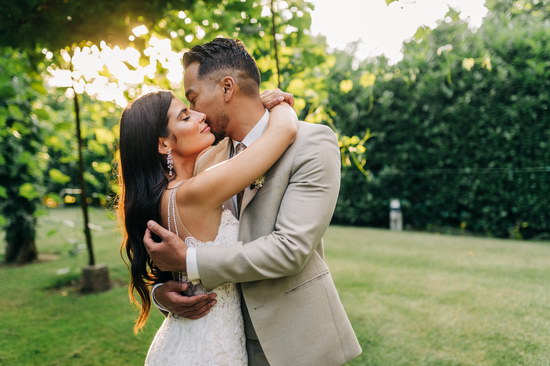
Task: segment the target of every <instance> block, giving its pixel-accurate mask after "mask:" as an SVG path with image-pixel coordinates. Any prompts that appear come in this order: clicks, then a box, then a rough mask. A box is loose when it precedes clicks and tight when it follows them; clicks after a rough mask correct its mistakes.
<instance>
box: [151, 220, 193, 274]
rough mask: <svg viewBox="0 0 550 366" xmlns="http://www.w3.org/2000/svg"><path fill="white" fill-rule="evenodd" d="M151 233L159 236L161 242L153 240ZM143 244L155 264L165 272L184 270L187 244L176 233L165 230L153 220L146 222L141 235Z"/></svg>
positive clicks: (185, 269) (185, 268) (185, 267)
mask: <svg viewBox="0 0 550 366" xmlns="http://www.w3.org/2000/svg"><path fill="white" fill-rule="evenodd" d="M152 234H156V235H157V236H158V237H160V238H161V240H162V241H161V242H156V241H154V240H153V236H152ZM143 244H144V245H145V249H147V252H149V255H150V256H151V259H152V260H153V263H154V264H155V266H157V267H158V268H159V269H160V270H161V271H166V272H186V271H187V265H186V259H187V245H185V243H184V242H183V240H182V239H181V238H180V237H179V236H177V235H176V234H174V233H172V232H170V231H168V230H166V229H165V228H163V227H162V226H161V225H159V224H157V223H156V222H155V221H153V220H150V221H149V222H148V223H147V230H145V235H144V236H143Z"/></svg>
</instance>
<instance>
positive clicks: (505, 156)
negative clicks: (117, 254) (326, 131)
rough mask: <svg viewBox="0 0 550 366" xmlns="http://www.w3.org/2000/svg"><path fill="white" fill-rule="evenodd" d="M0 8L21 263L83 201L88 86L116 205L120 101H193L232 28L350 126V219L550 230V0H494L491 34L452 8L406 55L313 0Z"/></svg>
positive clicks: (4, 190) (12, 258)
mask: <svg viewBox="0 0 550 366" xmlns="http://www.w3.org/2000/svg"><path fill="white" fill-rule="evenodd" d="M391 2H393V1H388V3H391ZM0 4H1V8H0V9H1V15H0V24H1V25H0V46H1V47H0V53H1V54H2V57H1V58H0V69H1V70H2V72H1V74H0V96H1V98H0V138H1V140H2V144H1V145H0V182H1V183H0V184H1V185H0V197H1V198H2V203H1V204H0V207H1V211H0V212H1V214H0V225H2V227H4V228H5V229H6V234H7V235H6V239H7V242H8V246H7V250H6V259H7V261H8V262H26V261H29V260H32V259H34V258H36V250H35V249H33V248H32V245H33V240H34V235H35V234H34V227H35V224H36V216H37V215H39V214H40V212H41V208H42V207H44V206H46V207H57V206H60V205H71V204H75V203H78V201H79V199H80V195H79V194H75V193H78V187H79V186H78V176H79V175H78V154H77V151H78V148H77V139H76V138H75V133H74V125H75V122H74V120H75V117H74V116H73V113H74V101H75V96H76V97H77V98H78V100H79V110H80V120H81V124H82V132H81V135H82V140H83V149H84V152H83V157H82V159H83V162H84V167H85V169H84V172H83V176H84V179H85V184H86V190H87V192H88V200H89V201H90V202H89V203H90V204H92V205H101V206H106V207H109V205H110V204H112V202H113V197H114V196H115V194H116V174H115V170H116V167H115V164H114V158H115V154H116V147H117V123H118V118H119V115H120V112H121V109H122V108H123V107H124V106H125V105H126V104H127V102H128V100H131V99H132V98H134V97H135V96H138V95H140V94H141V93H143V92H145V91H148V90H151V89H152V88H158V87H160V88H165V89H172V90H174V91H175V92H176V94H177V95H178V96H180V97H182V98H183V90H182V86H181V75H182V67H181V55H182V53H183V52H184V51H185V50H186V49H189V48H190V47H192V46H194V45H196V44H200V43H202V42H206V41H208V40H210V39H212V38H214V37H215V36H218V35H222V36H227V37H235V38H240V39H242V40H243V41H244V42H245V44H246V45H247V47H248V48H249V50H250V52H251V53H252V54H253V56H254V57H255V58H256V60H257V62H258V66H259V68H260V70H261V72H262V80H263V83H262V87H263V88H264V89H270V88H275V87H280V88H281V89H284V90H287V91H289V92H291V93H293V94H294V95H295V96H296V98H297V99H296V109H297V111H298V113H299V115H300V117H301V118H302V119H304V120H306V121H309V122H313V123H325V124H328V125H329V126H331V127H332V128H333V129H334V130H335V132H336V133H337V134H338V136H339V140H340V145H341V151H342V162H343V165H344V169H343V180H342V191H341V195H340V199H339V202H338V206H337V209H336V214H335V217H334V222H336V223H339V224H351V225H368V226H375V227H387V222H388V219H387V218H388V203H389V201H390V199H392V198H397V199H400V200H401V204H402V209H403V212H404V217H405V220H404V221H405V227H406V228H409V229H428V230H450V231H456V232H470V233H479V234H484V235H492V236H496V237H503V238H504V237H512V238H516V239H520V238H527V239H528V238H536V239H548V238H549V233H550V227H549V225H550V217H549V216H550V213H549V212H550V211H549V210H548V207H550V184H549V183H550V146H548V144H549V143H550V142H549V141H550V128H549V126H550V121H549V113H548V101H549V100H550V95H549V90H550V88H549V84H550V77H549V73H550V71H549V62H550V49H549V47H550V45H549V43H548V39H549V35H550V34H549V33H550V27H548V25H549V22H550V20H549V14H550V11H549V5H548V1H546V0H505V1H494V0H488V1H487V2H486V6H487V8H488V9H489V13H488V14H487V16H486V17H485V18H484V20H483V23H482V25H481V26H480V27H479V28H477V29H472V28H470V27H468V25H467V23H466V21H465V20H462V19H461V18H460V17H459V14H458V12H457V11H456V10H453V9H449V12H448V14H447V16H445V17H444V18H443V19H442V20H440V21H439V23H438V24H437V26H436V27H434V28H433V29H430V28H428V27H420V28H419V29H418V31H417V32H416V34H415V35H414V37H413V38H412V39H411V40H409V41H407V42H405V44H404V45H403V47H404V48H403V55H404V56H403V59H402V60H401V61H399V62H397V63H390V62H389V61H388V59H387V58H385V57H384V56H379V57H374V58H368V59H366V60H359V59H357V58H356V57H354V53H353V48H350V49H348V50H347V51H338V50H335V51H329V48H328V47H327V43H326V40H325V39H324V37H322V36H312V35H311V32H310V31H309V29H310V26H311V11H312V7H313V5H312V4H311V3H310V2H308V1H303V0H295V1H273V2H265V1H263V2H262V1H241V0H239V1H222V2H218V1H209V0H201V1H187V0H178V1H149V2H142V1H136V0H126V1H119V2H117V3H116V4H113V3H111V2H102V1H99V2H93V3H89V2H83V1H71V2H51V1H37V0H33V1H31V0H28V1H21V2H17V3H15V2H11V1H2V2H0ZM367 152H368V158H369V160H368V162H367ZM75 189H76V190H75ZM10 243H13V245H12V244H10Z"/></svg>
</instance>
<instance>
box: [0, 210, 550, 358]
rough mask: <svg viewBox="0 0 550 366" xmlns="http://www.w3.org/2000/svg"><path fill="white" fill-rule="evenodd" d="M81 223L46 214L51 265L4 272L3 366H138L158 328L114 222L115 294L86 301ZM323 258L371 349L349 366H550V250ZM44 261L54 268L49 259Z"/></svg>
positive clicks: (103, 250)
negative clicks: (137, 305)
mask: <svg viewBox="0 0 550 366" xmlns="http://www.w3.org/2000/svg"><path fill="white" fill-rule="evenodd" d="M80 217H81V215H80V211H78V210H76V209H57V210H49V211H48V212H47V214H46V215H45V216H43V217H41V219H40V228H39V240H38V247H39V251H40V253H41V254H42V255H47V256H46V257H49V260H44V261H42V262H40V263H36V264H32V265H27V266H22V267H12V266H1V267H0V276H1V277H2V279H3V281H2V282H1V283H0V294H1V297H0V311H1V315H2V316H1V317H0V365H140V364H143V359H144V357H145V354H146V352H147V348H148V345H149V342H150V341H151V339H152V337H153V336H154V333H155V331H156V329H157V328H158V326H159V325H160V323H161V322H162V316H161V315H160V313H158V312H156V311H154V312H153V316H152V318H151V320H150V322H149V324H148V326H147V327H146V329H145V331H144V332H143V333H142V334H140V335H139V336H135V335H133V333H132V324H133V320H134V318H135V316H136V312H135V311H134V309H133V308H132V307H131V305H130V304H129V302H128V298H127V293H126V286H125V285H124V284H125V283H126V282H127V272H126V268H125V267H124V265H123V263H122V260H121V259H120V256H119V252H118V248H119V243H120V239H119V234H118V232H117V231H116V229H115V225H114V222H113V220H112V214H108V213H106V212H105V211H103V210H93V211H92V221H93V223H94V224H95V225H96V226H95V229H94V230H93V236H94V245H95V253H96V258H97V259H98V262H104V263H107V264H108V265H109V268H110V271H111V277H112V279H114V280H115V281H116V283H117V284H118V285H117V286H115V287H114V289H112V290H110V291H108V292H105V293H101V294H96V295H87V296H84V295H79V294H77V293H75V292H74V291H73V290H71V289H70V288H69V289H67V288H65V287H60V285H61V284H63V283H65V282H67V281H69V280H71V279H74V278H77V277H78V276H79V274H80V271H81V269H82V267H84V266H85V265H86V262H87V257H86V252H85V250H82V244H83V235H82V234H81V229H80V228H81V219H80ZM325 239H326V255H327V261H328V263H329V266H330V267H331V269H332V273H333V276H334V279H335V281H336V284H337V287H338V290H339V292H340V295H341V298H342V301H343V303H344V306H345V307H346V309H347V311H348V314H349V316H350V318H351V321H352V323H353V326H354V328H355V330H356V332H357V334H358V337H359V340H360V343H361V345H362V347H363V354H362V356H361V357H360V358H358V359H357V360H355V361H353V362H351V363H350V365H391V366H393V365H550V244H549V243H533V242H520V241H510V240H493V239H484V238H472V237H459V236H445V235H437V234H425V233H415V232H404V233H393V232H389V231H386V230H376V229H364V228H349V227H331V228H330V229H329V232H328V233H327V235H326V237H325ZM46 259H48V258H46Z"/></svg>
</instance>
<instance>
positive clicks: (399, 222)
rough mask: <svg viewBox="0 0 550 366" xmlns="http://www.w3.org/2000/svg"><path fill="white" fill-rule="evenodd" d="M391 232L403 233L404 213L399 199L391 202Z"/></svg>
mask: <svg viewBox="0 0 550 366" xmlns="http://www.w3.org/2000/svg"><path fill="white" fill-rule="evenodd" d="M390 230H392V231H403V213H402V212H401V202H399V200H398V199H392V200H391V201H390Z"/></svg>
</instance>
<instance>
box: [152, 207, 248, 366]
mask: <svg viewBox="0 0 550 366" xmlns="http://www.w3.org/2000/svg"><path fill="white" fill-rule="evenodd" d="M238 231H239V221H238V220H237V219H236V218H235V217H234V216H233V214H232V213H231V211H229V210H224V211H223V212H222V216H221V222H220V226H219V228H218V234H217V236H216V238H215V239H214V240H212V241H209V242H201V241H200V240H198V239H195V238H193V237H187V238H186V239H185V243H186V244H187V245H188V246H190V247H199V246H220V245H232V244H235V243H236V242H237V238H238ZM197 290H198V291H197V293H201V292H202V293H205V292H206V289H205V288H204V287H203V286H202V284H200V283H199V284H198V285H197ZM213 292H215V293H216V294H217V297H216V300H217V303H216V305H214V307H212V310H211V311H210V313H208V314H207V315H206V316H204V317H202V318H200V319H196V320H189V319H186V318H182V317H178V316H176V315H172V314H170V315H169V316H168V317H167V318H166V319H165V320H164V323H162V326H161V327H160V329H159V330H158V331H157V334H156V335H155V338H154V340H153V343H152V344H151V347H150V348H149V352H148V354H147V358H146V360H145V364H146V365H148V366H153V365H154V366H157V365H158V366H172V365H173V366H175V365H178V366H180V365H189V366H205V365H216V366H223V365H227V366H240V365H242V366H246V365H247V362H248V361H247V355H246V348H245V336H244V325H243V318H242V313H241V297H240V294H239V292H238V290H237V288H236V286H235V284H233V283H224V284H222V285H220V286H218V287H216V288H215V289H214V290H213Z"/></svg>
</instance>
